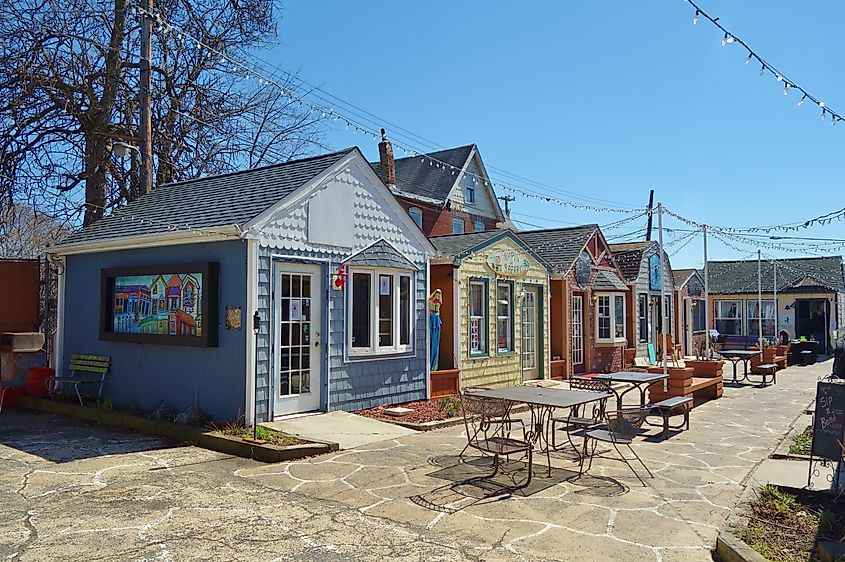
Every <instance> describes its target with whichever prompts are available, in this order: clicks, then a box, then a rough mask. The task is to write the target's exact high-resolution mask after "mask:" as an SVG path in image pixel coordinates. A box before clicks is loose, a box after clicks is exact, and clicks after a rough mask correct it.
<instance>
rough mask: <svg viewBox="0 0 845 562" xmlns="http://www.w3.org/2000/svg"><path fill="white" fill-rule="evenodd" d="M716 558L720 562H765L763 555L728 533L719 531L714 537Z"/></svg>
mask: <svg viewBox="0 0 845 562" xmlns="http://www.w3.org/2000/svg"><path fill="white" fill-rule="evenodd" d="M716 557H717V558H719V560H721V561H722V562H767V561H766V558H765V557H763V555H761V554H760V553H759V552H757V551H756V550H754V549H753V548H751V547H750V546H748V544H747V543H745V542H743V540H742V539H740V538H739V537H738V536H736V535H734V534H733V533H730V532H728V531H719V536H718V537H716Z"/></svg>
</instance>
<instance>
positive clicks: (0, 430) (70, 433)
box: [0, 409, 174, 463]
mask: <svg viewBox="0 0 845 562" xmlns="http://www.w3.org/2000/svg"><path fill="white" fill-rule="evenodd" d="M0 445H2V446H5V447H10V448H12V449H17V450H18V451H21V452H24V453H26V454H29V455H34V456H37V457H40V458H42V459H44V460H47V461H50V462H54V463H65V462H71V461H76V460H81V459H89V458H94V457H102V456H106V455H119V454H124V453H137V452H142V451H152V450H156V449H164V448H167V447H171V446H173V445H174V443H173V442H172V441H169V440H166V439H161V438H158V437H147V436H145V435H141V434H138V433H132V432H129V431H123V430H119V429H112V428H108V427H104V426H101V425H97V424H92V423H87V422H83V421H79V420H74V419H71V418H66V417H63V416H56V415H52V414H42V413H37V412H29V411H22V410H7V409H4V410H3V412H2V413H0Z"/></svg>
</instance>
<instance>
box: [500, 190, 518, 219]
mask: <svg viewBox="0 0 845 562" xmlns="http://www.w3.org/2000/svg"><path fill="white" fill-rule="evenodd" d="M499 199H500V200H502V201H504V202H505V216H506V217H508V218H510V216H511V208H510V203H511V202H512V201H516V197H514V196H513V195H502V196H501V197H499Z"/></svg>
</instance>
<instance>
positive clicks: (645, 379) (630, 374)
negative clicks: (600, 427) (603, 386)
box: [590, 371, 669, 410]
mask: <svg viewBox="0 0 845 562" xmlns="http://www.w3.org/2000/svg"><path fill="white" fill-rule="evenodd" d="M590 378H591V379H599V380H606V381H610V382H623V383H627V384H629V385H630V386H629V387H628V388H627V389H626V390H624V391H622V392H619V391H618V390H617V389H615V388H613V387H611V388H610V391H611V392H612V393H613V394H615V395H616V409H617V410H621V409H622V397H623V396H625V395H626V394H628V393H629V392H631V391H632V390H634V389H635V388H636V389H637V390H639V392H640V406H645V405H646V400H645V393H646V391H647V390H648V388H649V387H650V386H651V385H653V384H654V383H656V382H660V381H662V380H664V379H668V378H669V375H668V374H666V375H664V374H663V373H638V372H635V371H619V372H616V373H602V374H600V375H593V376H591V377H590Z"/></svg>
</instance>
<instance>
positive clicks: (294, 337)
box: [273, 263, 322, 416]
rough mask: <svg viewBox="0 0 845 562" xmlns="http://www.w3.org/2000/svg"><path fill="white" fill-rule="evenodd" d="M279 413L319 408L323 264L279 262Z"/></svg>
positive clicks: (277, 406) (277, 289)
mask: <svg viewBox="0 0 845 562" xmlns="http://www.w3.org/2000/svg"><path fill="white" fill-rule="evenodd" d="M275 302H276V314H275V317H274V318H275V320H274V322H275V335H274V338H275V353H274V354H273V357H274V361H275V369H274V371H275V372H274V379H275V385H274V393H275V408H274V414H275V415H276V416H284V415H287V414H295V413H299V412H310V411H314V410H318V409H319V408H320V320H321V318H322V316H321V313H320V310H321V309H320V305H321V303H320V267H319V266H316V265H304V264H288V263H280V264H277V265H276V287H275Z"/></svg>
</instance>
